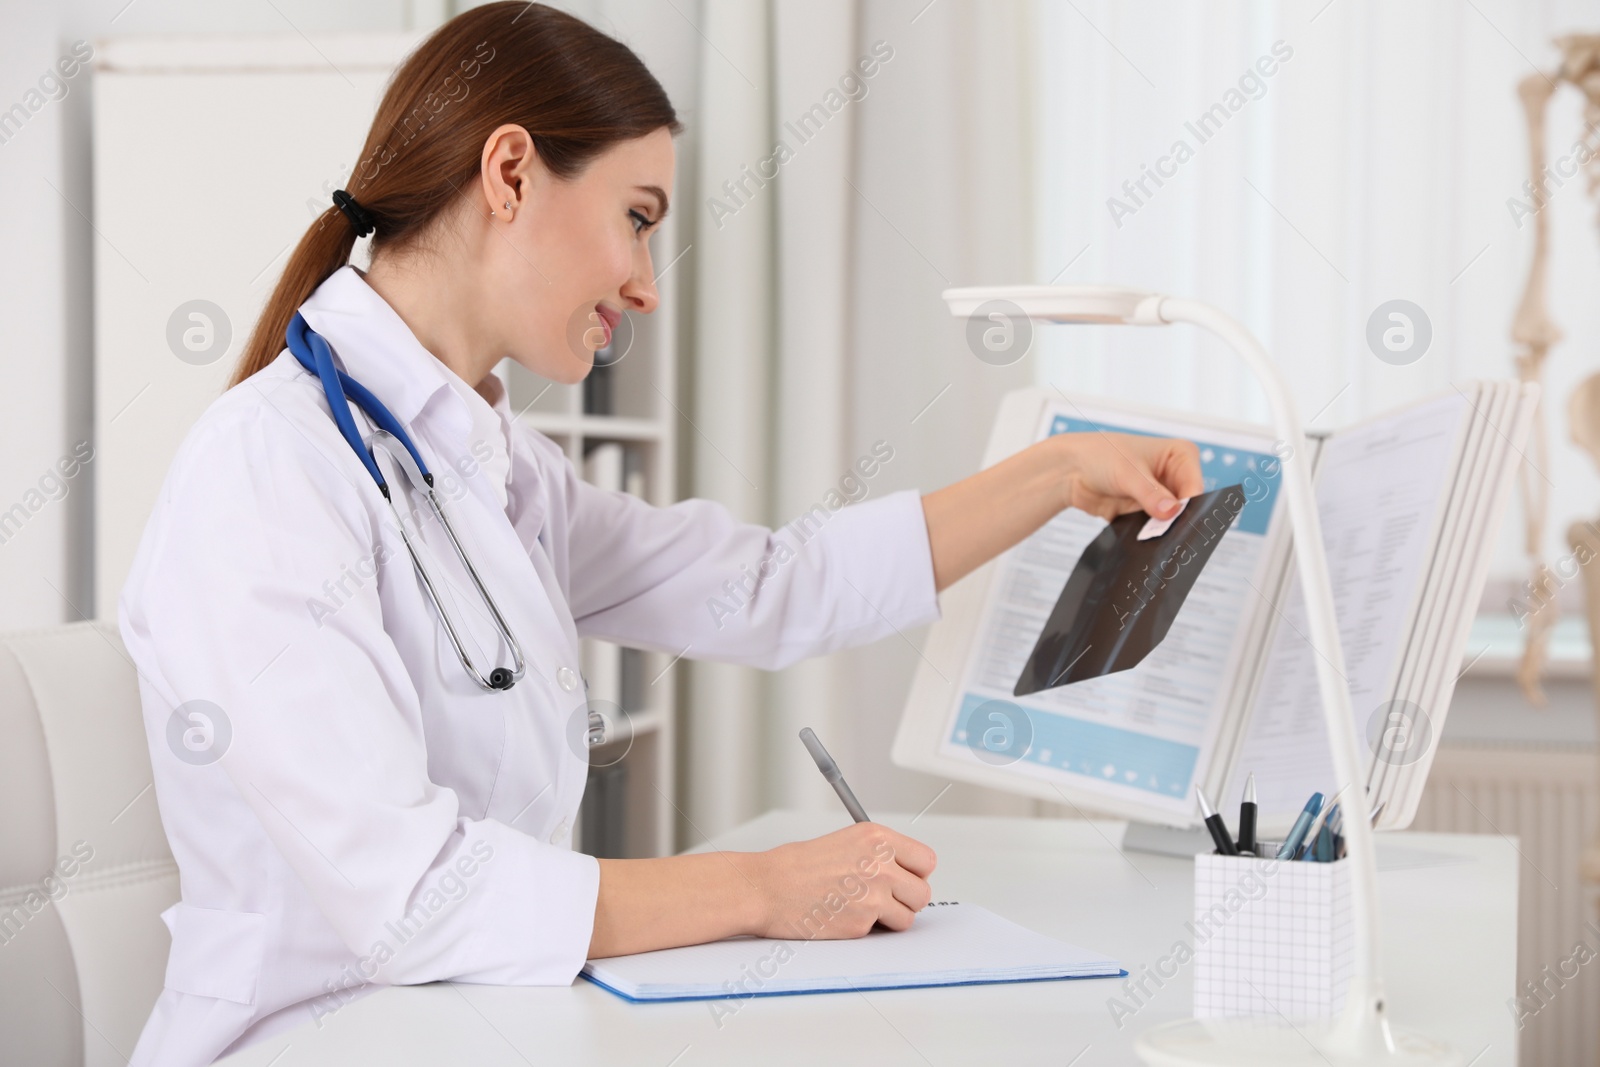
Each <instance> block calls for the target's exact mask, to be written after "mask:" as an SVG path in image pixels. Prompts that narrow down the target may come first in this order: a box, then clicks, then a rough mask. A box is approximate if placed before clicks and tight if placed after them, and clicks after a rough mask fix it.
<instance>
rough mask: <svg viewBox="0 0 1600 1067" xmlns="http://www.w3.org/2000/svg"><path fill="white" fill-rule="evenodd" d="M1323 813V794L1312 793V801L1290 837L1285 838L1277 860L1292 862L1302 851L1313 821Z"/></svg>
mask: <svg viewBox="0 0 1600 1067" xmlns="http://www.w3.org/2000/svg"><path fill="white" fill-rule="evenodd" d="M1321 812H1322V794H1321V793H1312V794H1311V799H1310V800H1308V801H1306V806H1305V808H1304V809H1303V810H1302V811H1301V812H1300V817H1299V818H1298V819H1296V820H1295V821H1294V829H1292V830H1290V831H1289V836H1288V837H1286V838H1284V840H1283V844H1282V846H1280V847H1279V849H1278V856H1277V858H1278V859H1280V860H1292V859H1294V857H1295V854H1296V853H1298V852H1299V851H1300V846H1301V844H1303V843H1304V842H1305V839H1306V831H1307V830H1309V829H1311V820H1312V819H1315V818H1316V817H1317V816H1318V815H1319V814H1321Z"/></svg>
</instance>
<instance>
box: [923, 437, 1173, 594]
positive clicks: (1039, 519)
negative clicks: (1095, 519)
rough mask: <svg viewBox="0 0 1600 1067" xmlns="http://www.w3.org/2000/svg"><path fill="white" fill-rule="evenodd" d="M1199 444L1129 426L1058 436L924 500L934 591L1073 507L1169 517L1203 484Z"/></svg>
mask: <svg viewBox="0 0 1600 1067" xmlns="http://www.w3.org/2000/svg"><path fill="white" fill-rule="evenodd" d="M1204 487H1205V486H1204V482H1203V481H1202V480H1201V476H1200V450H1199V449H1198V448H1197V447H1195V444H1194V442H1193V441H1179V440H1176V439H1173V438H1166V437H1145V436H1142V435H1139V434H1123V433H1099V432H1096V433H1062V434H1053V435H1051V436H1050V437H1047V438H1045V439H1044V440H1043V441H1039V442H1037V443H1036V444H1034V445H1032V446H1030V447H1028V448H1025V449H1023V450H1022V451H1021V452H1018V453H1017V454H1016V455H1014V456H1011V457H1009V458H1007V459H1004V460H1002V461H1000V462H999V463H996V464H995V465H994V466H992V467H989V468H987V469H985V470H981V471H979V472H978V473H977V474H974V475H973V476H972V477H970V478H965V479H963V480H961V481H959V482H957V483H955V484H954V485H951V486H947V487H945V488H944V489H940V490H939V491H938V492H936V493H929V494H928V495H926V496H924V497H923V498H922V513H923V517H924V518H925V519H926V520H927V524H928V547H929V550H930V552H931V554H932V556H933V583H934V588H935V589H944V588H945V587H947V586H949V585H951V584H952V583H954V582H957V581H959V580H960V579H961V578H962V577H964V576H965V575H967V574H969V573H971V572H972V571H974V570H976V569H977V568H978V567H981V566H982V565H983V564H985V563H987V562H988V561H989V560H991V559H993V558H994V557H995V556H997V555H999V554H1000V553H1002V552H1004V551H1005V550H1006V549H1008V548H1010V547H1011V546H1012V545H1014V544H1016V543H1017V542H1018V541H1021V540H1022V539H1023V538H1025V537H1027V536H1028V535H1029V534H1031V533H1033V531H1035V530H1037V529H1038V528H1039V527H1041V526H1043V525H1044V524H1045V523H1046V522H1048V521H1050V519H1051V518H1053V517H1054V516H1055V515H1056V513H1058V512H1060V511H1062V510H1063V509H1065V508H1069V507H1072V508H1081V509H1082V510H1084V511H1087V512H1090V513H1091V514H1094V515H1098V516H1100V517H1101V518H1103V519H1114V518H1116V517H1117V516H1118V515H1121V514H1124V513H1125V512H1129V511H1137V510H1139V509H1140V508H1143V509H1144V510H1146V511H1148V512H1149V513H1150V514H1151V515H1154V516H1156V517H1157V518H1161V519H1169V518H1171V517H1172V516H1173V514H1174V513H1175V512H1176V511H1177V508H1178V501H1179V500H1182V499H1185V498H1188V497H1191V496H1195V495H1197V494H1199V493H1200V492H1201V491H1202V490H1203V489H1204Z"/></svg>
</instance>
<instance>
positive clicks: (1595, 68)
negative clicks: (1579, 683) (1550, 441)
mask: <svg viewBox="0 0 1600 1067" xmlns="http://www.w3.org/2000/svg"><path fill="white" fill-rule="evenodd" d="M1555 43H1556V46H1557V47H1558V48H1560V49H1561V67H1560V69H1559V70H1557V71H1556V72H1555V73H1554V74H1553V75H1548V74H1542V73H1540V74H1533V75H1530V76H1529V77H1527V78H1524V79H1523V80H1522V82H1521V83H1520V84H1518V86H1517V94H1518V95H1519V96H1520V97H1521V98H1522V106H1523V108H1524V109H1525V110H1526V112H1527V116H1528V149H1529V164H1530V169H1531V173H1532V175H1533V176H1532V178H1531V179H1530V180H1529V181H1528V182H1527V183H1526V184H1525V185H1524V186H1523V190H1524V191H1525V192H1526V193H1527V194H1528V196H1529V198H1530V202H1529V203H1528V204H1525V205H1523V204H1517V202H1515V201H1513V203H1514V204H1517V206H1518V207H1522V208H1523V209H1524V210H1527V211H1531V212H1532V213H1533V216H1534V245H1533V264H1532V266H1531V267H1530V269H1529V271H1528V284H1527V286H1526V287H1525V288H1524V289H1523V292H1522V303H1521V304H1520V305H1519V306H1518V308H1517V314H1516V318H1515V320H1514V321H1513V323H1512V326H1511V339H1512V340H1513V341H1514V342H1516V344H1517V346H1518V352H1517V356H1516V363H1517V374H1518V376H1519V377H1520V378H1521V379H1522V380H1523V381H1525V382H1538V383H1539V384H1541V385H1542V384H1543V382H1542V379H1543V377H1544V361H1545V357H1546V356H1547V355H1548V354H1549V352H1550V349H1551V348H1552V347H1553V346H1554V345H1555V344H1557V343H1558V342H1559V341H1560V340H1561V329H1560V327H1558V326H1557V325H1556V324H1555V322H1554V321H1553V320H1552V319H1551V318H1550V311H1549V308H1548V307H1547V306H1546V302H1545V277H1546V272H1545V268H1546V263H1547V260H1548V258H1549V246H1550V235H1549V220H1548V219H1547V218H1546V216H1545V212H1544V208H1545V205H1546V204H1547V203H1548V201H1549V198H1550V196H1551V194H1552V192H1553V191H1554V189H1555V188H1559V187H1560V186H1562V185H1564V184H1565V183H1566V181H1567V180H1568V179H1571V178H1574V177H1576V176H1577V173H1578V168H1579V167H1581V168H1583V169H1584V170H1586V171H1587V177H1588V192H1589V194H1590V195H1591V196H1593V195H1594V193H1595V191H1596V190H1597V189H1600V35H1597V34H1582V35H1580V34H1574V35H1571V36H1567V37H1559V38H1557V39H1556V42H1555ZM1562 83H1565V84H1568V85H1573V86H1576V87H1577V88H1578V90H1579V91H1580V92H1582V93H1583V94H1584V98H1585V101H1586V102H1585V106H1584V112H1583V121H1584V130H1583V134H1582V136H1581V137H1580V138H1579V139H1578V140H1577V141H1576V142H1574V144H1573V146H1572V149H1571V150H1570V151H1569V152H1567V153H1565V154H1563V155H1562V156H1561V157H1560V158H1559V159H1558V160H1557V161H1556V166H1555V169H1554V170H1553V171H1552V170H1551V168H1550V167H1549V165H1547V164H1546V162H1545V122H1544V119H1545V111H1546V108H1547V106H1548V105H1549V102H1550V97H1551V96H1552V95H1553V94H1554V93H1555V91H1556V89H1557V88H1558V86H1559V85H1560V84H1562ZM1574 164H1576V165H1574ZM1512 210H1513V214H1516V212H1517V207H1513V209H1512ZM1570 414H1571V426H1572V436H1573V440H1574V441H1576V442H1577V443H1578V444H1579V445H1580V446H1581V447H1584V448H1587V449H1588V450H1589V451H1590V453H1591V454H1592V455H1594V457H1595V462H1596V463H1597V464H1600V375H1595V376H1593V377H1591V378H1589V379H1587V380H1586V381H1584V382H1583V383H1581V384H1580V385H1579V386H1578V389H1577V390H1576V392H1575V393H1574V394H1573V397H1572V405H1571V410H1570ZM1548 455H1549V450H1548V449H1547V447H1546V445H1545V428H1544V414H1543V405H1542V404H1541V406H1540V411H1539V412H1538V413H1537V414H1536V415H1535V422H1534V426H1533V432H1532V434H1531V436H1530V438H1529V455H1528V457H1527V460H1528V462H1526V463H1525V464H1523V466H1522V470H1521V474H1520V479H1519V489H1520V491H1521V497H1522V505H1523V514H1524V515H1525V516H1526V523H1527V528H1526V545H1525V547H1526V550H1527V553H1528V557H1529V559H1530V560H1531V561H1532V563H1533V573H1532V575H1531V577H1530V578H1529V581H1528V584H1527V586H1526V592H1527V597H1526V603H1527V604H1528V605H1529V610H1528V613H1527V614H1526V615H1524V616H1523V621H1524V623H1525V624H1526V626H1527V643H1526V644H1525V645H1524V647H1523V653H1522V663H1521V665H1520V666H1519V667H1518V668H1517V681H1518V683H1519V684H1520V685H1521V687H1522V691H1523V693H1524V695H1526V696H1527V698H1528V700H1529V701H1530V702H1531V703H1533V704H1535V705H1540V706H1542V705H1543V704H1544V691H1543V690H1542V689H1541V688H1540V686H1539V676H1540V674H1541V673H1542V672H1543V670H1544V664H1545V659H1546V656H1547V651H1548V645H1549V640H1550V631H1551V629H1552V628H1553V627H1554V626H1555V624H1556V617H1557V615H1558V613H1559V612H1558V609H1557V607H1556V591H1557V590H1558V589H1560V587H1561V586H1562V585H1563V584H1565V583H1566V582H1568V581H1571V580H1572V578H1573V577H1574V575H1573V574H1570V573H1565V574H1562V573H1557V572H1555V571H1552V570H1551V568H1550V566H1549V564H1548V563H1547V562H1546V561H1545V558H1544V548H1543V544H1544V528H1545V521H1546V519H1547V518H1548V517H1549V510H1550V488H1551V486H1550V481H1549V478H1548V477H1547V476H1546V475H1545V471H1546V470H1547V469H1548V467H1549V464H1548ZM1586 525H1587V524H1583V523H1579V524H1576V525H1574V526H1573V527H1572V529H1571V530H1570V531H1569V532H1568V541H1569V542H1570V543H1571V545H1572V550H1573V560H1569V561H1563V562H1562V565H1561V567H1560V568H1559V570H1561V571H1565V570H1568V569H1569V568H1570V565H1571V563H1572V562H1573V561H1577V562H1578V563H1579V564H1580V565H1581V564H1582V563H1583V562H1586V561H1587V560H1589V559H1591V558H1593V554H1594V552H1595V551H1596V549H1597V548H1600V546H1597V545H1592V544H1591V542H1592V541H1594V537H1593V535H1592V532H1590V530H1587V529H1585V527H1586ZM1582 570H1583V573H1584V578H1585V584H1586V585H1587V586H1588V588H1587V589H1586V590H1585V591H1586V593H1587V596H1586V601H1587V603H1588V615H1589V630H1590V635H1591V637H1592V638H1593V639H1594V640H1595V641H1596V647H1597V649H1600V575H1596V574H1595V573H1593V572H1592V571H1591V570H1590V569H1589V568H1588V567H1582ZM1596 662H1597V663H1600V655H1597V656H1596ZM1596 684H1597V686H1600V677H1597V680H1596ZM1597 695H1600V689H1597Z"/></svg>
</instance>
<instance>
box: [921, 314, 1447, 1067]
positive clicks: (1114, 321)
mask: <svg viewBox="0 0 1600 1067" xmlns="http://www.w3.org/2000/svg"><path fill="white" fill-rule="evenodd" d="M943 296H944V299H945V302H946V304H948V305H949V307H950V311H951V314H953V315H956V316H958V317H962V318H968V319H977V318H979V316H981V317H982V318H984V319H988V320H991V321H993V322H994V323H995V324H997V325H1002V326H1013V325H1014V323H1013V322H1012V320H1014V319H1019V318H1026V319H1032V320H1035V321H1040V322H1060V323H1101V324H1111V325H1127V326H1165V325H1169V324H1171V323H1175V322H1186V323H1189V324H1191V325H1195V326H1199V327H1201V328H1202V329H1205V330H1208V331H1210V332H1211V333H1213V334H1215V335H1216V336H1217V337H1218V338H1220V339H1221V340H1222V341H1224V342H1225V343H1227V344H1228V346H1229V347H1230V348H1232V349H1233V350H1234V351H1235V352H1236V353H1238V355H1239V356H1240V358H1242V359H1243V360H1244V361H1245V362H1246V363H1247V364H1248V365H1249V366H1250V369H1251V370H1252V371H1254V372H1255V375H1256V378H1257V380H1258V381H1260V383H1261V387H1262V389H1263V391H1264V392H1265V393H1266V396H1267V403H1268V406H1269V407H1270V408H1271V411H1272V424H1273V428H1274V430H1275V431H1276V433H1277V435H1278V437H1279V438H1280V440H1281V441H1283V442H1284V443H1285V444H1287V445H1288V446H1289V451H1288V454H1287V455H1286V456H1285V457H1284V460H1283V476H1284V490H1285V495H1286V499H1287V502H1288V508H1289V521H1290V525H1291V527H1292V529H1293V532H1294V543H1295V560H1296V569H1297V571H1298V574H1299V578H1300V585H1301V588H1302V591H1303V593H1304V596H1305V602H1306V615H1307V622H1308V624H1309V628H1310V631H1311V632H1310V641H1311V644H1312V646H1313V647H1314V648H1316V649H1317V650H1318V652H1319V655H1318V656H1317V687H1318V691H1319V693H1320V695H1321V698H1322V710H1323V714H1324V717H1325V719H1326V723H1327V727H1328V741H1329V744H1330V745H1331V746H1332V750H1333V765H1334V769H1335V771H1336V773H1337V774H1338V777H1339V780H1340V781H1341V782H1342V783H1353V782H1356V781H1357V780H1358V779H1359V778H1360V773H1361V772H1360V756H1359V754H1358V753H1357V751H1356V742H1355V735H1354V731H1353V730H1352V728H1351V723H1352V721H1353V719H1352V714H1351V709H1350V693H1349V690H1348V689H1347V688H1346V686H1345V682H1344V677H1345V667H1344V653H1343V650H1342V648H1341V646H1340V643H1339V627H1338V620H1337V618H1336V616H1335V615H1334V610H1333V592H1332V587H1331V585H1330V582H1329V578H1328V562H1327V557H1326V554H1325V552H1324V550H1323V544H1322V527H1321V524H1320V522H1319V520H1318V517H1317V504H1316V497H1315V496H1314V495H1313V491H1312V487H1311V472H1310V470H1309V457H1310V455H1311V453H1310V451H1309V450H1308V449H1307V447H1306V440H1305V434H1304V432H1303V430H1302V428H1301V425H1300V418H1299V415H1298V413H1297V412H1296V411H1295V408H1294V402H1293V401H1292V400H1291V399H1290V397H1289V392H1288V390H1287V388H1285V386H1284V383H1283V379H1282V377H1281V376H1280V375H1279V374H1278V369H1277V367H1275V366H1274V365H1273V363H1272V360H1271V359H1270V358H1269V357H1268V356H1267V353H1266V350H1265V349H1263V348H1262V347H1261V344H1260V342H1258V341H1257V340H1256V339H1255V337H1254V336H1252V335H1251V333H1250V332H1249V331H1248V330H1246V329H1245V328H1244V327H1243V326H1241V325H1240V324H1239V323H1238V322H1236V321H1234V320H1233V319H1232V318H1231V317H1229V316H1228V315H1225V314H1223V313H1222V312H1220V311H1218V310H1217V309H1215V308H1213V307H1211V306H1210V305H1208V304H1204V303H1201V302H1199V301H1196V300H1183V299H1177V298H1174V297H1168V296H1162V295H1161V294H1159V293H1147V292H1143V291H1141V290H1138V289H1129V288H1123V287H1120V286H1050V285H1028V286H995V287H980V288H967V289H947V290H945V292H944V294H943ZM1344 804H1345V806H1346V809H1347V810H1346V812H1345V828H1346V847H1347V851H1348V855H1349V858H1350V860H1351V861H1352V866H1351V871H1350V883H1351V884H1350V890H1351V912H1352V919H1353V923H1354V927H1355V945H1354V962H1353V965H1352V968H1351V980H1350V985H1349V991H1348V993H1347V994H1346V997H1345V1006H1344V1010H1343V1012H1342V1013H1341V1014H1340V1015H1339V1016H1337V1017H1336V1018H1333V1019H1330V1020H1321V1021H1314V1022H1309V1023H1304V1024H1293V1025H1292V1024H1290V1023H1289V1022H1288V1021H1287V1020H1284V1019H1282V1018H1278V1017H1271V1018H1268V1017H1245V1018H1238V1019H1187V1020H1182V1021H1179V1022H1175V1023H1165V1024H1162V1025H1161V1026H1157V1027H1155V1028H1154V1029H1152V1030H1149V1031H1147V1032H1145V1033H1144V1034H1143V1035H1142V1036H1141V1037H1140V1038H1139V1041H1138V1044H1137V1045H1136V1046H1135V1049H1136V1051H1137V1052H1138V1054H1139V1056H1140V1058H1141V1059H1143V1060H1144V1061H1145V1062H1146V1063H1149V1064H1152V1065H1155V1067H1190V1065H1196V1064H1232V1065H1253V1064H1272V1065H1293V1064H1317V1065H1324V1064H1325V1065H1332V1067H1343V1065H1345V1064H1351V1065H1355V1064H1394V1065H1398V1064H1419V1065H1420V1064H1439V1065H1455V1067H1460V1065H1462V1064H1464V1063H1465V1062H1466V1061H1465V1058H1464V1057H1463V1056H1462V1054H1461V1053H1460V1052H1458V1051H1456V1050H1455V1049H1452V1048H1450V1047H1449V1046H1448V1045H1445V1044H1443V1043H1441V1042H1438V1041H1434V1040H1432V1039H1429V1038H1426V1037H1422V1036H1420V1035H1416V1034H1411V1033H1406V1032H1403V1031H1398V1030H1395V1029H1394V1028H1392V1027H1391V1026H1390V1025H1389V1020H1388V1016H1387V1014H1386V1003H1385V997H1384V993H1383V983H1382V979H1381V977H1380V968H1379V940H1378V910H1377V897H1378V877H1377V865H1376V858H1375V856H1374V853H1373V840H1372V829H1371V826H1370V823H1369V813H1368V811H1367V798H1366V794H1365V792H1364V791H1363V790H1361V789H1347V790H1346V791H1345V794H1344Z"/></svg>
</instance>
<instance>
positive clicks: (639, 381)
mask: <svg viewBox="0 0 1600 1067" xmlns="http://www.w3.org/2000/svg"><path fill="white" fill-rule="evenodd" d="M676 222H677V218H676V216H675V215H673V214H668V215H667V217H666V218H665V219H663V220H662V223H661V226H660V228H659V229H658V230H657V231H656V234H655V236H654V238H653V239H652V240H651V243H650V250H651V254H652V258H653V261H654V263H655V267H656V271H657V273H658V274H659V273H660V272H661V270H662V268H664V267H666V266H668V265H670V264H672V263H673V262H675V260H676V259H677V257H678V256H679V254H680V252H681V248H680V243H679V237H678V230H677V225H676ZM675 280H676V279H675V278H674V277H673V276H672V274H671V273H670V272H669V273H668V274H667V275H666V277H664V278H660V279H658V282H657V285H658V288H659V291H660V296H661V303H660V306H659V307H657V308H656V310H655V312H654V313H652V314H650V315H636V314H633V313H631V312H630V313H628V316H627V317H628V322H626V323H624V324H623V325H622V326H619V327H618V330H617V334H616V337H615V338H614V339H613V342H612V345H613V348H615V349H618V351H611V350H609V349H602V350H601V351H600V352H599V353H597V354H596V359H595V364H596V366H595V370H594V371H593V372H592V373H591V375H590V377H589V378H588V379H586V380H585V381H584V382H582V383H580V384H578V385H562V384H559V383H555V382H551V381H548V380H546V379H544V378H540V377H538V376H536V375H534V374H533V373H531V372H530V371H528V370H526V369H525V368H523V367H521V366H520V365H518V364H515V363H512V362H511V361H510V360H507V361H505V362H503V363H502V364H501V365H500V367H499V368H498V369H497V371H496V373H498V374H499V375H500V376H501V378H502V380H503V381H504V382H505V384H506V391H507V397H508V400H509V402H510V405H511V410H512V411H513V412H514V413H517V421H518V423H519V424H520V425H522V426H524V427H527V428H528V429H530V430H534V431H537V432H538V433H541V434H544V435H545V436H546V437H548V438H550V439H551V440H552V441H554V442H555V443H556V444H557V445H559V446H561V449H562V451H564V452H565V453H566V456H567V458H568V459H569V460H570V461H571V462H572V465H573V468H574V469H575V470H576V471H577V472H578V473H579V475H580V476H582V477H584V478H585V480H587V481H590V482H593V483H595V484H598V485H602V486H604V487H605V488H619V489H623V490H625V491H628V492H632V493H634V494H635V495H637V496H640V497H642V498H643V499H645V500H647V501H649V502H650V503H652V504H655V505H657V506H665V505H668V504H671V503H672V502H674V501H675V500H676V499H677V485H676V481H677V479H676V472H677V448H676V440H675V438H674V432H675V426H676V422H677V418H676V405H677V395H676V394H677V369H678V368H677V315H678V308H677V302H676V290H675V288H674V285H673V283H674V281H675ZM630 327H631V331H630ZM630 332H631V337H630V336H628V335H629V334H630ZM675 670H676V666H675V657H674V655H673V654H672V653H670V652H650V651H644V650H641V649H631V648H618V647H616V646H613V645H609V644H608V643H606V642H603V641H597V640H594V639H592V638H584V639H583V673H584V677H585V680H586V681H587V682H588V683H589V699H590V703H591V708H592V710H598V711H601V712H602V713H603V714H604V715H605V716H606V717H607V720H608V727H610V731H609V732H610V733H611V734H612V735H613V736H615V737H616V739H615V740H608V741H607V742H606V743H604V744H602V745H600V746H598V747H596V748H595V749H593V750H591V767H590V772H589V786H588V788H587V789H586V790H585V793H584V800H583V805H582V807H581V808H580V809H579V812H578V829H577V831H576V832H575V833H574V837H573V847H574V848H576V849H578V850H579V851H581V852H588V853H590V854H592V855H600V856H617V857H642V856H665V855H670V854H671V853H672V852H673V825H674V817H673V816H674V811H673V802H672V800H671V798H672V797H673V796H674V795H675V792H674V781H673V776H674V750H675V749H674V746H675V737H674V727H675V725H676V710H677V709H676V696H675V692H676V686H675V685H674V671H675ZM616 708H620V709H621V713H620V715H619V714H618V713H617V712H616V711H615V710H614V709H616ZM613 718H621V719H622V720H624V722H625V726H624V728H622V729H617V728H616V727H615V726H612V725H611V723H610V720H611V719H613Z"/></svg>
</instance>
